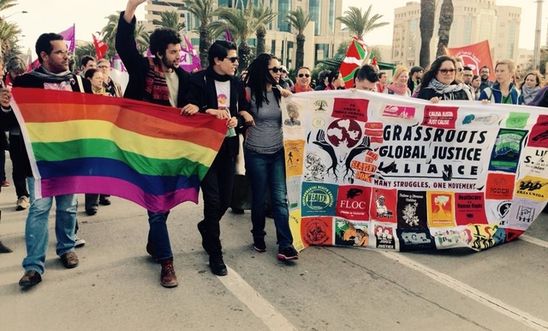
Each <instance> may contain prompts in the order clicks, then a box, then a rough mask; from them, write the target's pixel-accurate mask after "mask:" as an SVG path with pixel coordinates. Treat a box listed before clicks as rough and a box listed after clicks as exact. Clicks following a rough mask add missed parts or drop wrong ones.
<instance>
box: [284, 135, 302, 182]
mask: <svg viewBox="0 0 548 331" xmlns="http://www.w3.org/2000/svg"><path fill="white" fill-rule="evenodd" d="M284 148H285V170H286V174H287V176H288V177H291V176H300V175H302V174H303V155H304V140H286V141H284Z"/></svg>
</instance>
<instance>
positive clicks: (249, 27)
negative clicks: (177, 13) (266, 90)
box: [210, 1, 274, 71]
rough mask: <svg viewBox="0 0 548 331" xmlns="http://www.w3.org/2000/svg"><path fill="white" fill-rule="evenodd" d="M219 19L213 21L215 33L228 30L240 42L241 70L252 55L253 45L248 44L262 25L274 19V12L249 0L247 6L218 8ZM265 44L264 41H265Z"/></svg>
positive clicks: (212, 26) (245, 66) (212, 25)
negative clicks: (248, 40)
mask: <svg viewBox="0 0 548 331" xmlns="http://www.w3.org/2000/svg"><path fill="white" fill-rule="evenodd" d="M216 14H217V16H218V17H219V20H218V21H215V22H212V23H211V25H210V26H211V28H212V30H213V31H214V35H219V34H221V33H222V32H224V31H226V30H228V31H230V33H232V35H233V36H234V38H235V39H236V40H237V42H238V57H239V58H240V61H239V70H240V71H242V70H243V69H245V68H247V66H248V64H249V62H250V60H251V57H252V54H251V53H252V52H251V47H249V45H248V44H247V39H249V38H250V37H251V36H252V35H253V33H254V32H256V31H257V29H258V28H259V27H261V26H263V27H264V26H265V25H266V24H268V22H269V21H272V19H273V18H274V16H273V15H274V14H273V13H271V12H269V10H263V9H259V10H258V11H256V10H255V9H254V8H253V1H249V2H248V3H247V6H246V7H245V8H218V9H217V12H216ZM263 44H264V43H263Z"/></svg>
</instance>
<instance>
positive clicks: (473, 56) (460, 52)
mask: <svg viewBox="0 0 548 331" xmlns="http://www.w3.org/2000/svg"><path fill="white" fill-rule="evenodd" d="M446 50H447V55H449V56H458V57H460V58H462V60H463V62H464V65H465V66H468V67H470V68H472V71H473V73H474V75H479V71H480V69H481V67H483V66H487V67H489V79H490V80H494V79H495V70H494V68H493V60H492V58H491V49H490V48H489V41H487V40H484V41H481V42H479V43H477V44H471V45H465V46H462V47H454V48H447V49H446Z"/></svg>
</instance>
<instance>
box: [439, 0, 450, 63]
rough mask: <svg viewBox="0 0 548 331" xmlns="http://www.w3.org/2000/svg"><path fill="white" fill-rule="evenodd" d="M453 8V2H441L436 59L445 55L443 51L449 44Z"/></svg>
mask: <svg viewBox="0 0 548 331" xmlns="http://www.w3.org/2000/svg"><path fill="white" fill-rule="evenodd" d="M453 14H454V7H453V1H451V0H443V2H442V4H441V10H440V20H439V23H440V28H439V30H438V38H439V40H438V50H437V52H436V57H438V56H440V55H444V54H445V49H446V48H447V45H448V44H449V32H450V31H451V24H453Z"/></svg>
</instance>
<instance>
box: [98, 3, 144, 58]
mask: <svg viewBox="0 0 548 331" xmlns="http://www.w3.org/2000/svg"><path fill="white" fill-rule="evenodd" d="M106 19H107V20H108V21H107V25H105V26H104V27H103V29H101V38H102V40H103V42H105V43H106V44H107V45H108V52H107V57H108V58H112V57H113V56H114V54H115V53H116V48H115V46H114V43H115V40H116V31H117V30H118V20H119V19H120V12H119V11H118V12H116V14H112V15H109V16H107V17H106ZM149 38H150V34H149V33H148V31H146V29H145V26H144V24H143V23H142V22H137V26H136V27H135V42H136V43H137V49H139V52H141V53H144V52H145V51H146V49H147V48H148V45H149Z"/></svg>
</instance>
